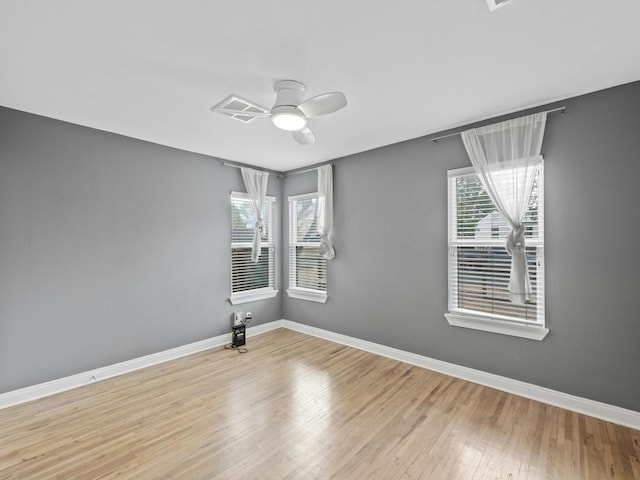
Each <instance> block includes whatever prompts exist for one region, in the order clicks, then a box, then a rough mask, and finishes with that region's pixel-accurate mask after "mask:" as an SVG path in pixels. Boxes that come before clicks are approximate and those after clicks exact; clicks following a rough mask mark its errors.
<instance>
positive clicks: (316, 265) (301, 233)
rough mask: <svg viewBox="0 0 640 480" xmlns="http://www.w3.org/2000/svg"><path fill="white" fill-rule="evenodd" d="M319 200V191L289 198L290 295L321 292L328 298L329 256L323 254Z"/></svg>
mask: <svg viewBox="0 0 640 480" xmlns="http://www.w3.org/2000/svg"><path fill="white" fill-rule="evenodd" d="M318 204H319V199H318V194H317V193H312V194H308V195H298V196H295V197H290V198H289V291H288V292H289V294H290V295H291V293H292V290H298V291H303V292H304V291H306V292H308V293H310V294H314V293H316V294H321V295H324V297H323V301H326V291H327V260H326V259H325V258H323V257H322V255H321V254H320V243H321V235H320V234H319V233H318ZM292 296H293V295H292ZM307 299H311V298H307Z"/></svg>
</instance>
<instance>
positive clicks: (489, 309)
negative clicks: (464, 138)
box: [446, 163, 548, 340]
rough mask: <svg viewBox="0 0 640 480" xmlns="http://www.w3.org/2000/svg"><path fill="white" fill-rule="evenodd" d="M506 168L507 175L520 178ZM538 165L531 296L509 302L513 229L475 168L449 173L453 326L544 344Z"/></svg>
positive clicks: (528, 221) (530, 218) (529, 233)
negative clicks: (520, 301)
mask: <svg viewBox="0 0 640 480" xmlns="http://www.w3.org/2000/svg"><path fill="white" fill-rule="evenodd" d="M517 174H518V172H515V171H514V169H505V171H504V175H505V176H509V175H517ZM543 181H544V175H543V165H542V163H540V165H539V167H538V170H537V173H536V176H535V182H534V186H533V191H532V194H531V197H530V200H529V206H528V210H527V213H526V216H525V220H524V225H525V243H526V255H527V264H528V271H529V278H530V280H531V287H532V298H531V301H530V302H528V303H524V304H516V303H513V302H512V301H511V300H510V298H509V292H508V284H509V277H510V269H511V256H510V255H509V253H508V252H507V250H506V248H505V242H506V238H507V235H508V234H509V232H510V231H511V228H510V227H509V225H508V224H507V222H506V221H505V220H504V218H503V217H502V215H500V213H498V211H497V210H496V209H495V206H494V204H493V202H492V201H491V199H490V198H489V196H488V195H487V193H486V191H485V190H484V188H483V186H482V184H481V182H480V180H479V178H478V176H477V175H476V173H475V171H474V170H473V168H463V169H458V170H452V171H450V172H449V202H448V204H449V313H448V314H447V315H446V317H447V320H449V323H451V324H452V325H458V326H465V327H469V328H476V329H480V330H488V331H494V332H497V333H505V334H509V335H516V336H523V337H527V338H535V339H538V340H540V339H541V338H539V337H542V338H544V335H546V332H548V331H547V330H546V329H545V328H544V325H545V318H544V198H543V191H544V189H543Z"/></svg>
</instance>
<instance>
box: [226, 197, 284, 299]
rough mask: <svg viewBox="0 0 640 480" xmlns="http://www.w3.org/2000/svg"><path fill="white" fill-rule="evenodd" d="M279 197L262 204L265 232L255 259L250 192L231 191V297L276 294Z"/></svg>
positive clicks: (272, 295) (239, 297) (269, 296)
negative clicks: (258, 254) (277, 210)
mask: <svg viewBox="0 0 640 480" xmlns="http://www.w3.org/2000/svg"><path fill="white" fill-rule="evenodd" d="M275 219H276V200H275V198H274V197H266V198H265V202H264V205H263V208H262V221H263V224H264V235H263V236H262V239H261V243H260V258H259V259H258V262H257V263H254V262H252V261H251V247H252V241H253V234H254V227H255V221H256V218H255V213H254V211H253V206H252V205H251V200H250V199H249V197H248V195H247V194H246V193H238V192H232V193H231V297H230V301H231V303H232V304H234V305H236V304H238V303H244V302H250V301H254V300H261V299H265V298H272V297H275V296H276V295H277V293H278V291H277V290H276V289H275V265H276V261H275V256H276V238H275V232H276V222H275Z"/></svg>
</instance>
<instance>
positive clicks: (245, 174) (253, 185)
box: [240, 167, 269, 263]
mask: <svg viewBox="0 0 640 480" xmlns="http://www.w3.org/2000/svg"><path fill="white" fill-rule="evenodd" d="M240 171H241V172H242V180H244V186H245V188H246V189H247V194H248V195H249V199H250V200H251V205H252V206H253V212H254V213H255V215H256V224H255V231H254V233H253V245H252V247H251V261H252V262H254V263H257V262H258V259H259V258H260V241H261V239H262V236H263V235H264V223H262V206H263V205H264V198H265V197H266V195H267V183H268V182H269V172H263V171H259V170H253V169H251V168H245V167H242V168H241V169H240Z"/></svg>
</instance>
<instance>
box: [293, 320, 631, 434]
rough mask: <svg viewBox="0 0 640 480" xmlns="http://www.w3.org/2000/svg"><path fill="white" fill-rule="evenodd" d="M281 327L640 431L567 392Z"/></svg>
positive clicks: (603, 406)
mask: <svg viewBox="0 0 640 480" xmlns="http://www.w3.org/2000/svg"><path fill="white" fill-rule="evenodd" d="M282 326H283V327H284V328H287V329H289V330H294V331H296V332H300V333H304V334H307V335H311V336H314V337H318V338H322V339H324V340H328V341H331V342H334V343H339V344H342V345H346V346H348V347H353V348H357V349H358V350H364V351H366V352H369V353H373V354H376V355H380V356H383V357H387V358H390V359H392V360H398V361H400V362H404V363H408V364H411V365H415V366H417V367H421V368H426V369H428V370H433V371H435V372H439V373H443V374H445V375H450V376H452V377H456V378H460V379H462V380H466V381H469V382H473V383H477V384H480V385H484V386H486V387H491V388H495V389H497V390H501V391H503V392H507V393H512V394H514V395H519V396H521V397H525V398H529V399H531V400H536V401H539V402H542V403H546V404H548V405H552V406H555V407H560V408H564V409H566V410H571V411H572V412H576V413H581V414H583V415H588V416H590V417H595V418H598V419H600V420H605V421H607V422H611V423H615V424H618V425H622V426H625V427H629V428H633V429H636V430H640V412H636V411H634V410H628V409H626V408H622V407H618V406H615V405H610V404H607V403H603V402H598V401H596V400H590V399H587V398H583V397H577V396H575V395H570V394H568V393H563V392H559V391H557V390H552V389H550V388H546V387H541V386H538V385H534V384H532V383H526V382H522V381H520V380H514V379H511V378H507V377H502V376H500V375H495V374H493V373H488V372H483V371H481V370H475V369H473V368H469V367H463V366H460V365H456V364H453V363H449V362H444V361H442V360H436V359H434V358H430V357H426V356H424V355H418V354H416V353H411V352H407V351H404V350H399V349H396V348H392V347H387V346H385V345H380V344H378V343H373V342H369V341H366V340H361V339H359V338H355V337H349V336H347V335H343V334H340V333H335V332H331V331H328V330H323V329H321V328H317V327H312V326H309V325H304V324H301V323H297V322H293V321H290V320H284V319H283V320H282Z"/></svg>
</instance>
